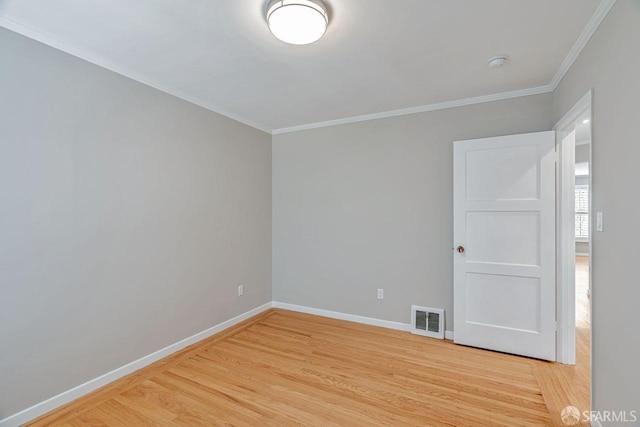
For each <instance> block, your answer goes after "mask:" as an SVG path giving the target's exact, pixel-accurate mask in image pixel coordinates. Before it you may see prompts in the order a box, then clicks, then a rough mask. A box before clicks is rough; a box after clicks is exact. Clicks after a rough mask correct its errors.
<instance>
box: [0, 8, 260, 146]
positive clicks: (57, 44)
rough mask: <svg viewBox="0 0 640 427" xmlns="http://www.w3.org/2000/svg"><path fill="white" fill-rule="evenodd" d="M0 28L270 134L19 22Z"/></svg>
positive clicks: (1, 19)
mask: <svg viewBox="0 0 640 427" xmlns="http://www.w3.org/2000/svg"><path fill="white" fill-rule="evenodd" d="M0 27H4V28H6V29H8V30H11V31H13V32H15V33H18V34H21V35H23V36H25V37H28V38H30V39H33V40H36V41H39V42H40V43H44V44H46V45H47V46H50V47H53V48H55V49H58V50H61V51H63V52H65V53H68V54H70V55H73V56H75V57H78V58H80V59H83V60H85V61H87V62H90V63H92V64H95V65H97V66H99V67H102V68H106V69H107V70H109V71H113V72H114V73H117V74H120V75H123V76H125V77H128V78H130V79H132V80H135V81H137V82H139V83H142V84H144V85H146V86H149V87H152V88H154V89H157V90H159V91H161V92H164V93H167V94H169V95H172V96H175V97H176V98H180V99H182V100H184V101H187V102H190V103H192V104H195V105H197V106H199V107H202V108H205V109H207V110H209V111H212V112H214V113H216V114H220V115H222V116H225V117H227V118H229V119H231V120H235V121H236V122H240V123H242V124H245V125H247V126H250V127H252V128H255V129H258V130H261V131H263V132H266V133H269V134H270V133H271V132H270V131H269V130H268V128H267V126H264V125H262V124H259V123H256V122H254V121H252V120H249V119H246V118H244V117H241V116H238V115H236V114H234V113H230V112H228V111H225V110H224V109H221V108H219V107H217V106H215V105H213V104H211V103H210V102H208V101H205V100H203V99H200V98H199V97H197V96H193V95H190V94H188V93H186V92H184V91H182V90H181V89H178V88H174V87H171V86H167V85H165V84H163V83H161V82H158V81H156V80H154V79H152V78H151V77H149V76H146V75H144V74H140V73H138V72H135V71H133V70H131V69H129V68H127V67H125V66H123V65H120V64H116V63H113V62H111V61H109V60H107V59H105V58H102V57H100V56H96V55H94V54H92V53H89V52H87V51H85V50H84V49H80V48H77V47H75V46H72V45H70V44H68V43H67V42H65V41H62V40H60V39H58V38H56V37H54V36H51V35H49V34H46V33H43V32H41V31H39V30H36V29H34V28H31V27H29V26H27V25H24V24H22V23H20V22H17V21H14V20H13V19H10V18H7V17H5V16H0Z"/></svg>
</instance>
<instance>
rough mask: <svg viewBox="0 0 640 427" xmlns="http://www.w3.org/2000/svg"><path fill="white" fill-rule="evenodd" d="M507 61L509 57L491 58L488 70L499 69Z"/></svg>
mask: <svg viewBox="0 0 640 427" xmlns="http://www.w3.org/2000/svg"><path fill="white" fill-rule="evenodd" d="M508 60H509V55H498V56H494V57H493V58H489V68H491V69H495V68H500V67H502V66H503V65H504V63H505V62H507V61H508Z"/></svg>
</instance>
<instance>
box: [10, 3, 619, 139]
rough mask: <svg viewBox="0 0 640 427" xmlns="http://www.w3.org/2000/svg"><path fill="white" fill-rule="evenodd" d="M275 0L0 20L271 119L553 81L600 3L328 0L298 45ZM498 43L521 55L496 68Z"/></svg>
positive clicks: (99, 9)
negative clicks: (326, 17) (316, 28)
mask: <svg viewBox="0 0 640 427" xmlns="http://www.w3.org/2000/svg"><path fill="white" fill-rule="evenodd" d="M606 2H607V1H606V0H603V3H606ZM265 3H266V1H264V0H190V1H185V0H135V1H133V0H56V1H51V0H0V25H2V26H5V27H7V28H9V29H13V30H14V31H18V32H21V33H22V34H25V35H28V36H30V37H33V38H36V39H38V40H40V41H43V42H45V43H48V44H50V45H53V46H55V47H58V48H60V49H62V50H65V51H67V52H69V53H72V54H75V55H77V56H80V57H83V58H85V59H88V60H90V61H92V62H95V63H97V64H99V65H102V66H105V67H107V68H110V69H112V70H114V71H117V72H120V73H122V74H125V75H127V76H129V77H132V78H135V79H137V80H140V81H142V82H144V83H147V84H149V85H151V86H154V87H157V88H159V89H161V90H164V91H166V92H169V93H173V94H174V95H177V96H180V97H182V98H184V99H187V100H190V101H192V102H195V103H197V104H199V105H202V106H205V107H207V108H209V109H211V110H214V111H217V112H220V113H222V114H225V115H227V116H229V117H232V118H235V119H237V120H240V121H242V122H245V123H247V124H251V125H253V126H255V127H258V128H260V129H263V130H267V131H272V130H278V129H282V128H289V127H293V126H300V125H305V124H309V123H317V122H324V121H331V120H336V119H344V118H348V117H354V116H361V115H369V114H376V113H381V112H388V111H392V110H398V109H407V108H414V107H417V108H418V109H420V108H424V107H422V106H429V105H432V104H438V103H445V102H448V101H454V100H463V99H466V98H474V97H483V96H485V95H491V94H499V93H503V92H511V91H522V93H541V92H545V91H549V90H551V89H550V88H552V86H553V79H554V75H555V76H556V79H555V80H556V83H557V79H558V76H561V72H562V70H563V67H564V68H566V65H567V64H566V62H567V61H565V59H566V58H568V56H569V57H570V56H571V55H572V54H575V53H576V52H575V47H574V45H577V44H579V43H580V42H581V41H582V42H585V43H586V40H581V39H584V34H583V31H584V32H585V33H588V30H589V27H593V21H594V19H592V20H591V21H589V20H590V18H592V15H593V16H594V18H595V16H596V15H597V13H598V9H602V5H601V6H600V8H598V5H599V3H600V0H562V1H558V0H483V1H478V0H446V1H445V0H393V1H391V0H388V1H383V0H330V1H326V3H327V4H328V5H329V8H330V16H331V21H330V24H329V28H328V30H327V33H326V34H325V36H324V37H323V38H322V39H321V40H320V41H318V42H316V43H314V44H312V45H307V46H292V45H287V44H284V43H282V42H280V41H278V40H277V39H275V38H274V37H273V36H272V35H271V33H270V32H269V29H268V28H267V25H266V23H265V21H264V8H265ZM594 12H595V15H594ZM595 25H596V26H597V24H595ZM585 28H586V30H585ZM593 29H594V28H591V30H593ZM581 34H582V36H581ZM577 42H578V43H577ZM572 47H574V49H573V52H572ZM578 51H579V50H578ZM502 53H507V54H509V55H510V56H511V60H510V61H509V62H508V63H507V64H506V65H505V66H504V67H503V68H500V69H497V70H490V69H489V68H488V67H487V59H488V58H490V57H491V56H493V55H496V54H502ZM563 61H565V63H564V64H563ZM559 70H560V71H559ZM532 88H533V89H532ZM523 90H524V91H523ZM518 93H520V92H518Z"/></svg>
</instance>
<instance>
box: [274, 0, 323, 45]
mask: <svg viewBox="0 0 640 427" xmlns="http://www.w3.org/2000/svg"><path fill="white" fill-rule="evenodd" d="M267 23H268V24H269V29H270V30H271V33H273V35H274V36H276V38H278V39H280V40H282V41H283V42H285V43H289V44H298V45H300V44H309V43H313V42H315V41H317V40H318V39H320V37H322V36H323V35H324V33H325V31H327V25H328V24H329V15H328V14H327V8H326V6H325V4H324V3H323V2H322V1H321V0H272V1H271V2H269V5H268V6H267Z"/></svg>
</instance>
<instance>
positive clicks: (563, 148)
mask: <svg viewBox="0 0 640 427" xmlns="http://www.w3.org/2000/svg"><path fill="white" fill-rule="evenodd" d="M571 131H573V129H571ZM571 135H572V134H571V132H569V129H568V128H562V129H559V131H558V132H556V151H557V152H558V153H559V155H560V161H559V162H558V163H557V164H556V177H557V178H556V183H557V187H556V214H557V217H556V221H557V224H558V227H557V230H556V232H557V240H556V245H557V251H556V298H557V301H556V322H557V323H556V324H557V327H556V361H558V362H560V363H564V364H568V365H575V363H576V345H575V344H576V339H575V332H576V324H575V306H576V303H575V270H576V267H575V262H576V255H575V252H576V237H575V232H574V229H575V221H576V219H575V211H574V208H575V196H574V190H575V134H574V136H571ZM569 136H571V137H569Z"/></svg>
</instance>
